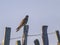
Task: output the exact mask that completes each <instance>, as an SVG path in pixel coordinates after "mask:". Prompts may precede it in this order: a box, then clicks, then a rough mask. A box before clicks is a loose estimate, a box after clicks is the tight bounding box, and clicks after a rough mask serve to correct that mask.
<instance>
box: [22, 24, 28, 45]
mask: <svg viewBox="0 0 60 45" xmlns="http://www.w3.org/2000/svg"><path fill="white" fill-rule="evenodd" d="M28 29H29V26H28V25H25V26H24V30H23V36H22V45H27V35H28Z"/></svg>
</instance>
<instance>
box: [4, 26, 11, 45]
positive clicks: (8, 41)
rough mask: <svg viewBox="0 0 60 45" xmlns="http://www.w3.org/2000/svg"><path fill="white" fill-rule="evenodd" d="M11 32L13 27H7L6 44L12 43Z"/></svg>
mask: <svg viewBox="0 0 60 45" xmlns="http://www.w3.org/2000/svg"><path fill="white" fill-rule="evenodd" d="M10 34H11V28H10V27H6V30H5V37H4V45H10Z"/></svg>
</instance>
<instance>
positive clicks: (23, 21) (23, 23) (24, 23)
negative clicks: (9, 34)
mask: <svg viewBox="0 0 60 45" xmlns="http://www.w3.org/2000/svg"><path fill="white" fill-rule="evenodd" d="M28 17H29V16H28V15H26V16H25V18H24V19H22V21H21V23H20V24H19V26H18V27H17V29H16V32H17V31H19V30H20V28H21V27H22V26H24V25H26V24H27V22H28Z"/></svg>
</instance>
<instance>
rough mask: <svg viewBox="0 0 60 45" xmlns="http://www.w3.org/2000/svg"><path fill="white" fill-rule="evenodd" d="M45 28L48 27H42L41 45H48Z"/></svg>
mask: <svg viewBox="0 0 60 45" xmlns="http://www.w3.org/2000/svg"><path fill="white" fill-rule="evenodd" d="M47 28H48V26H42V40H43V45H49V40H48V34H47Z"/></svg>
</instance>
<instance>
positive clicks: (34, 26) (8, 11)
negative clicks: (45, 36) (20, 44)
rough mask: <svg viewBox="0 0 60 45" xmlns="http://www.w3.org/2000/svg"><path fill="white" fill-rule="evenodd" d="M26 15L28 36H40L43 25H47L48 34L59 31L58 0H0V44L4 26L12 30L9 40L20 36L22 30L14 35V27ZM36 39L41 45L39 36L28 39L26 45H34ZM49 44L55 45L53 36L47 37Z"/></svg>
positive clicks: (59, 8)
mask: <svg viewBox="0 0 60 45" xmlns="http://www.w3.org/2000/svg"><path fill="white" fill-rule="evenodd" d="M26 14H28V15H29V21H28V25H29V34H40V33H41V32H42V26H43V25H48V33H50V32H55V31H56V30H57V29H58V30H59V29H60V28H59V27H60V0H0V42H1V41H2V39H3V37H4V31H5V27H6V26H7V27H11V28H12V31H11V38H14V37H19V36H22V32H23V28H22V29H21V30H20V31H19V32H17V33H16V27H17V26H18V24H19V23H20V21H21V19H23V18H24V17H25V15H26ZM36 38H38V39H39V41H40V44H41V45H42V38H41V36H38V37H28V45H34V43H33V41H34V40H35V39H36ZM16 40H17V39H16ZM16 40H11V43H10V45H12V44H13V45H15V42H16ZM19 40H21V39H19ZM49 44H50V45H56V44H57V38H56V35H55V34H52V35H49Z"/></svg>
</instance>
